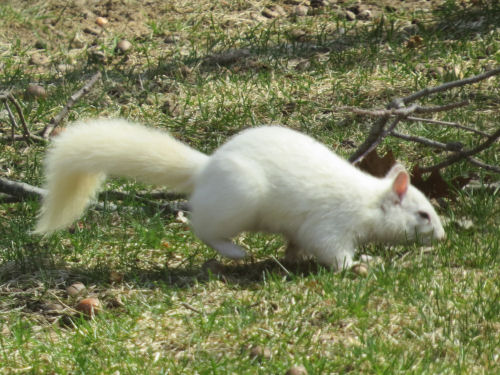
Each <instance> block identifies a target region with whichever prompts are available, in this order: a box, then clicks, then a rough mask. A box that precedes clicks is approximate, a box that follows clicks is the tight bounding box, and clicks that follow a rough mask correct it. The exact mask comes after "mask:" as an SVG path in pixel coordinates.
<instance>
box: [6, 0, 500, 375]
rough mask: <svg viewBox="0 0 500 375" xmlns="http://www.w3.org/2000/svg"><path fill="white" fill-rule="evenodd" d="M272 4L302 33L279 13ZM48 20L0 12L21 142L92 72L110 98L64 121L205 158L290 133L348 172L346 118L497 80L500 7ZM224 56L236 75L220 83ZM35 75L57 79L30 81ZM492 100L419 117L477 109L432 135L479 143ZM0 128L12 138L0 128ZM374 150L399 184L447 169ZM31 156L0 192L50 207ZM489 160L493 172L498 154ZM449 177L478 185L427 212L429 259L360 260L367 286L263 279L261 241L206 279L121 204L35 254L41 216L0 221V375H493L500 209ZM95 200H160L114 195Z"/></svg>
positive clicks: (163, 231)
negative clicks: (341, 162) (440, 220)
mask: <svg viewBox="0 0 500 375" xmlns="http://www.w3.org/2000/svg"><path fill="white" fill-rule="evenodd" d="M170 3H171V4H170ZM277 3H280V4H281V5H282V6H283V7H284V8H285V10H286V11H288V12H289V13H292V12H293V6H292V5H290V4H289V3H288V2H284V1H279V2H277ZM61 4H62V2H58V1H55V0H54V1H44V2H33V5H32V7H30V8H26V7H25V6H24V5H23V4H22V2H17V1H12V2H10V3H9V4H2V5H0V20H1V22H0V23H1V24H2V25H4V26H0V56H1V57H2V58H1V61H0V67H1V69H0V87H1V88H2V89H6V88H9V89H12V90H13V92H14V94H15V95H16V97H17V98H18V99H19V101H20V102H21V104H22V106H23V111H24V115H25V116H26V119H27V121H28V124H29V126H30V128H31V129H32V130H33V131H36V130H38V129H41V128H43V126H44V124H45V123H47V122H48V121H49V120H50V118H51V117H52V116H54V115H55V114H57V113H58V111H59V110H60V108H62V106H63V105H64V104H65V103H66V101H67V99H68V97H69V96H70V95H71V94H72V93H74V92H75V91H76V90H78V88H80V87H81V86H82V84H83V82H84V81H85V80H86V79H88V78H89V77H90V76H91V74H92V73H93V72H95V71H96V70H100V71H102V72H103V81H102V83H101V84H99V85H97V86H96V87H95V88H94V89H93V90H92V92H91V93H90V94H89V95H87V96H86V97H85V98H83V99H82V100H80V101H79V102H78V103H77V104H76V105H75V107H73V109H72V110H71V112H70V114H69V116H68V117H69V118H68V121H72V120H75V119H80V118H87V117H95V116H110V117H113V116H122V117H126V118H129V119H133V120H137V121H140V122H144V123H148V124H151V125H154V126H157V127H161V128H164V129H167V130H169V131H170V132H172V133H173V134H174V135H175V136H176V137H178V138H179V139H182V140H184V141H185V142H187V143H189V144H191V145H193V146H194V147H196V148H198V149H200V150H202V151H204V152H211V151H212V150H213V149H215V148H216V147H217V146H218V145H220V144H221V143H222V142H224V140H225V139H226V138H227V137H228V136H231V135H232V134H234V133H236V132H237V131H239V130H240V129H243V128H245V127H248V126H254V125H258V124H262V123H281V124H284V125H286V126H288V127H291V128H295V129H299V130H301V131H303V132H306V133H308V134H311V135H313V136H314V137H316V138H318V139H320V140H322V141H323V142H324V143H326V144H328V145H329V146H330V147H332V148H333V149H335V150H336V151H337V152H338V153H339V154H342V155H344V156H348V155H349V154H350V153H352V151H353V146H352V145H353V144H354V145H358V144H360V143H361V142H362V140H363V139H364V137H365V135H366V132H367V130H368V129H369V124H370V120H369V119H366V118H361V117H357V116H352V115H350V114H347V113H345V112H342V111H340V110H338V107H340V106H346V105H348V106H359V107H364V108H379V107H382V106H384V105H385V104H386V103H387V102H389V101H390V100H391V99H393V98H394V97H397V96H402V95H406V94H409V93H411V92H414V91H417V90H419V89H421V88H423V87H427V86H433V85H437V84H440V83H442V82H444V81H447V80H452V79H456V78H460V77H462V76H470V75H473V74H477V73H479V72H481V71H483V70H484V69H486V68H487V67H488V66H489V67H492V66H495V65H498V64H499V63H500V54H499V52H498V51H499V47H500V44H499V42H498V41H499V37H500V35H499V26H500V25H499V24H498V19H499V18H498V15H499V14H500V10H499V8H498V4H497V3H495V2H490V3H488V2H485V4H483V5H482V6H481V7H473V6H472V5H470V6H467V7H466V8H463V7H462V6H460V5H457V4H455V3H454V2H451V1H448V2H445V3H444V5H443V6H440V7H437V6H436V7H434V8H433V9H430V10H429V11H421V10H420V11H419V10H418V9H414V8H411V7H406V8H398V9H397V10H396V11H392V12H391V11H389V10H384V9H385V8H384V7H380V8H375V10H376V12H375V17H374V18H373V19H372V20H369V21H367V22H348V21H346V20H345V19H343V17H341V16H339V15H338V13H337V10H336V9H335V8H334V7H323V8H319V9H317V10H312V9H310V15H309V16H307V17H295V16H290V17H286V18H280V19H274V20H266V19H262V17H260V16H259V15H260V11H261V10H262V7H264V6H266V5H269V4H271V2H264V1H257V0H256V1H250V2H241V1H234V2H222V1H221V2H218V1H216V2H203V1H199V2H194V3H186V2H183V1H173V2H169V6H168V7H167V5H165V4H164V3H163V2H152V3H151V4H146V5H143V4H142V2H136V1H129V2H126V4H125V5H123V4H121V3H120V4H119V3H110V4H112V7H111V8H110V9H106V7H105V5H104V3H103V4H100V3H99V4H97V5H95V6H93V8H89V9H85V8H81V7H80V6H79V5H65V7H61ZM64 4H66V3H64ZM398 4H399V3H398ZM343 6H344V5H342V7H343ZM402 6H406V4H404V5H402ZM88 11H92V13H90V14H89V13H87V15H88V16H87V17H86V18H85V17H82V14H86V13H85V12H88ZM380 12H383V13H384V18H383V19H381V18H380V17H379V14H380ZM97 15H105V16H106V17H108V18H109V19H110V24H109V26H108V27H107V30H106V31H105V32H102V33H98V34H97V35H95V34H93V33H89V32H85V29H86V28H90V29H93V30H96V29H97V27H96V26H95V24H94V17H95V16H97ZM412 20H413V21H414V24H418V26H417V29H416V32H417V33H418V35H420V36H421V37H422V40H423V42H422V44H421V45H419V46H417V47H416V48H409V47H408V46H407V40H408V38H410V36H411V33H412V32H409V31H407V29H405V28H410V29H412V28H413V30H415V27H414V26H411V21H412ZM405 30H406V31H405ZM121 38H126V39H128V40H130V41H131V43H132V45H133V48H132V51H131V52H130V53H128V54H127V55H122V54H119V53H117V52H116V50H115V46H116V43H117V41H118V40H120V39H121ZM37 41H38V42H42V43H36V42H37ZM35 45H36V46H35ZM39 47H41V48H39ZM242 50H245V51H247V52H244V53H243V54H241V51H242ZM96 51H100V52H102V54H101V55H99V54H98V53H96ZM227 51H233V52H234V51H237V54H238V53H240V56H239V57H237V58H234V59H232V60H230V61H229V62H227V61H223V63H220V64H214V63H213V61H214V60H213V59H214V58H215V59H216V58H220V56H221V54H222V56H224V54H227ZM238 51H240V52H238ZM34 54H41V55H43V56H46V57H47V58H48V61H49V62H48V63H47V64H46V65H36V64H32V63H29V61H30V58H31V57H32V56H33V55H34ZM99 56H101V57H99ZM214 56H215V57H214ZM217 56H219V57H217ZM219 61H220V60H219ZM436 67H442V68H443V70H442V71H441V72H439V71H436ZM30 82H34V83H38V84H40V85H42V86H44V88H45V89H46V90H47V92H48V95H47V98H45V99H37V100H33V99H29V98H25V97H24V96H23V92H24V90H25V88H26V86H27V84H28V83H30ZM499 87H500V85H498V78H493V79H490V80H488V81H485V82H482V83H480V84H477V85H474V86H473V87H466V88H463V89H459V90H454V91H452V92H450V93H446V94H443V95H436V96H434V97H432V98H431V99H429V100H428V103H429V104H435V105H437V104H443V103H449V102H451V101H454V100H456V101H458V100H463V99H469V100H470V101H471V105H470V106H468V107H465V108H463V109H458V110H454V111H451V112H447V113H443V114H440V116H439V118H440V119H443V120H448V121H457V122H460V123H463V124H473V125H474V126H476V127H477V128H478V129H481V130H484V131H489V132H491V131H493V130H494V129H496V128H497V127H498V123H499V120H500V116H499V111H498V108H499V104H500V103H499V101H498V98H499V97H500V92H499ZM0 124H1V127H2V130H3V131H4V132H6V131H8V130H9V126H10V125H9V124H10V123H9V121H8V117H7V114H6V112H5V111H4V110H3V107H2V108H1V109H0ZM400 130H401V131H402V132H407V133H411V134H418V135H421V136H426V137H429V138H432V139H436V140H440V141H441V142H448V141H454V140H457V139H459V140H460V141H461V142H463V143H464V144H465V145H473V144H477V138H475V137H473V136H470V135H469V134H466V133H464V132H458V131H457V130H456V129H451V128H445V129H443V128H436V127H434V126H431V125H424V124H420V123H408V124H402V125H401V128H400ZM381 148H382V149H389V148H390V149H392V150H393V151H394V153H395V154H396V156H397V157H398V159H400V160H402V161H403V162H404V163H406V164H407V165H409V166H411V165H414V164H415V163H420V164H423V165H430V164H431V163H433V162H435V161H438V160H442V158H443V156H444V154H443V153H439V152H434V151H432V150H429V149H427V148H425V147H422V146H419V145H416V144H412V143H406V142H401V141H399V140H397V139H387V140H386V141H385V142H384V144H383V145H382V146H381ZM44 150H45V147H44V146H41V145H31V146H26V145H25V144H24V143H22V142H18V143H16V144H10V143H9V142H3V143H2V144H1V145H0V160H1V174H2V176H5V177H8V178H11V179H13V180H20V181H25V182H28V183H31V184H34V185H41V184H42V169H41V160H42V158H43V152H44ZM481 158H482V160H484V161H485V162H487V163H490V164H495V165H498V144H496V145H494V147H491V148H490V149H489V150H486V151H485V152H484V153H483V154H482V155H481ZM443 175H444V177H445V178H446V179H447V180H451V179H452V178H454V177H456V176H459V175H464V176H472V177H473V178H474V179H475V180H477V181H479V182H481V183H483V184H484V185H485V186H484V188H480V189H475V190H464V191H460V192H458V193H457V196H456V198H455V199H444V200H442V201H441V202H440V203H441V204H440V207H439V210H440V214H441V215H442V216H443V217H446V218H447V225H446V231H447V236H448V237H447V240H446V241H445V242H443V243H441V244H438V245H436V246H435V247H434V248H433V249H432V250H428V249H420V248H418V247H404V248H403V247H395V248H383V247H379V246H370V247H368V248H366V249H363V250H364V251H366V252H368V253H371V254H374V255H378V256H380V257H381V258H382V262H381V263H380V264H378V265H376V266H373V267H372V268H370V270H369V273H368V275H367V276H366V277H360V276H356V275H355V274H353V273H351V272H342V273H332V272H330V271H328V270H326V269H324V268H321V267H318V266H317V265H315V264H309V265H305V266H304V267H301V268H299V269H296V270H295V269H290V270H289V272H285V271H284V270H283V269H282V268H281V266H280V265H279V264H278V263H277V260H276V261H275V260H273V259H279V258H280V257H281V256H282V251H283V246H284V243H283V240H282V239H281V238H280V237H278V236H269V235H262V234H256V235H246V234H245V235H242V236H241V237H240V238H239V239H238V240H239V241H241V242H242V243H243V244H244V245H245V246H246V247H248V248H249V249H251V254H252V256H251V259H249V260H245V261H244V262H242V263H234V262H230V261H226V260H223V259H218V261H219V263H217V264H216V268H212V267H211V266H210V264H213V263H210V262H208V261H209V260H210V259H211V258H213V257H214V256H215V254H214V251H213V250H211V249H209V248H207V247H206V246H204V245H203V244H201V243H200V242H199V241H198V240H197V239H196V238H195V237H194V235H193V234H192V233H191V232H190V231H189V228H188V227H187V226H186V224H184V223H182V222H180V221H178V220H176V219H175V218H172V217H168V216H165V215H162V214H161V213H160V212H158V211H156V210H153V211H152V212H151V210H144V209H143V208H142V207H143V206H142V205H141V203H140V202H139V201H135V200H134V199H131V200H130V201H126V202H115V203H116V204H117V205H118V206H119V210H118V211H94V210H90V211H89V212H88V213H87V214H86V215H85V217H84V218H82V220H80V221H79V222H78V224H77V225H76V226H75V227H74V228H73V230H71V231H62V232H59V233H57V234H55V235H53V236H51V237H48V238H39V237H34V236H31V235H30V234H29V230H30V229H31V228H32V227H33V224H34V220H35V216H36V211H37V209H38V207H39V204H38V202H35V201H26V202H22V203H16V204H2V205H0V330H1V334H0V373H6V374H11V373H12V374H14V373H33V374H38V373H57V374H69V373H76V374H84V373H87V374H93V373H102V374H118V373H134V374H135V373H151V374H156V373H169V374H181V373H182V374H195V373H197V374H210V373H212V374H225V373H235V374H256V373H257V374H270V373H272V374H274V373H285V372H286V371H287V370H288V369H289V368H291V367H292V366H294V365H299V364H301V365H303V366H305V368H306V369H307V370H308V372H309V374H320V373H321V374H329V373H332V374H335V373H353V374H358V373H363V374H365V373H366V374H398V373H399V374H496V373H497V372H498V363H499V361H500V359H499V356H500V349H499V348H500V320H499V316H500V311H499V309H500V302H499V301H500V273H499V272H498V269H499V264H500V250H499V248H500V239H499V238H500V236H499V227H498V222H499V221H500V213H499V205H498V194H499V193H498V189H497V190H494V189H491V188H488V186H486V185H488V184H490V183H491V182H494V181H498V176H495V175H493V174H490V173H486V172H484V171H481V170H478V169H476V168H474V167H472V166H471V165H469V164H466V163H459V164H456V165H453V166H451V167H450V168H447V169H446V170H445V171H444V172H443ZM108 187H109V188H113V189H121V190H123V191H126V192H137V191H144V190H147V191H150V190H151V187H149V186H145V185H141V184H137V183H135V182H133V181H125V180H123V179H114V180H111V181H110V182H109V183H108ZM464 220H470V221H471V222H472V227H470V228H467V227H466V226H464V225H463V224H460V223H462V222H463V221H464ZM75 281H81V282H83V283H84V284H85V285H86V286H87V294H88V295H93V296H98V297H99V299H100V300H101V301H102V303H103V305H104V309H103V311H102V312H101V313H100V314H98V315H97V316H96V317H95V318H94V319H91V320H86V319H83V318H78V317H74V316H73V315H72V313H71V308H73V307H74V306H75V305H76V303H77V302H78V299H79V298H73V297H70V296H68V294H67V293H66V290H65V288H66V287H67V286H68V285H70V284H72V283H73V282H75ZM70 317H72V318H70ZM256 347H260V348H261V352H257V354H255V353H256V349H255V348H256ZM259 353H260V354H259Z"/></svg>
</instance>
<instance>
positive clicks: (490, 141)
mask: <svg viewBox="0 0 500 375" xmlns="http://www.w3.org/2000/svg"><path fill="white" fill-rule="evenodd" d="M498 138H500V128H499V129H498V130H497V131H496V132H495V133H493V134H491V135H490V136H489V137H488V139H487V140H486V141H484V142H483V143H481V144H480V145H479V146H477V147H475V148H473V149H471V150H467V151H459V152H456V153H455V154H453V155H451V156H450V157H449V158H448V159H446V160H444V161H442V162H441V163H438V164H435V165H433V166H430V167H422V168H420V171H421V172H422V173H426V172H432V171H435V170H439V169H442V168H444V167H447V166H449V165H451V164H453V163H456V162H457V161H460V160H462V159H468V158H469V157H470V156H472V155H475V154H478V153H480V152H481V151H483V150H486V149H487V148H488V147H490V146H491V145H492V144H493V143H495V141H496V140H497V139H498ZM480 163H481V162H480ZM475 164H476V165H479V164H478V163H477V162H476V163H475Z"/></svg>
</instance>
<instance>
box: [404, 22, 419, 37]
mask: <svg viewBox="0 0 500 375" xmlns="http://www.w3.org/2000/svg"><path fill="white" fill-rule="evenodd" d="M402 31H403V33H405V34H406V35H416V34H418V32H419V31H420V27H419V26H418V25H417V24H416V23H410V24H409V25H406V26H404V27H403V29H402Z"/></svg>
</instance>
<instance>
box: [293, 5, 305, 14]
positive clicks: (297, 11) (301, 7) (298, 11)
mask: <svg viewBox="0 0 500 375" xmlns="http://www.w3.org/2000/svg"><path fill="white" fill-rule="evenodd" d="M307 11H308V8H307V7H306V6H305V5H297V6H296V7H295V9H294V13H295V15H296V16H298V17H304V16H307Z"/></svg>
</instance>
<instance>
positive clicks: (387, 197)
mask: <svg viewBox="0 0 500 375" xmlns="http://www.w3.org/2000/svg"><path fill="white" fill-rule="evenodd" d="M384 180H386V181H387V188H386V189H385V191H384V193H383V195H382V197H381V201H380V202H379V209H380V210H381V212H382V221H383V222H382V223H380V224H381V225H380V226H381V229H382V232H383V233H379V235H381V237H382V238H381V239H382V240H384V241H385V242H392V243H407V242H417V243H421V244H430V243H431V242H432V241H439V240H442V239H444V237H445V231H444V229H443V226H442V224H441V220H440V219H439V216H438V214H437V213H436V211H435V210H434V208H433V207H432V205H431V203H430V202H429V200H428V199H427V198H426V197H425V196H424V194H422V193H421V192H420V191H419V190H418V189H416V188H415V187H414V186H411V185H410V176H409V174H408V172H407V171H406V169H405V168H404V167H403V166H402V165H401V164H396V165H394V166H393V167H392V168H391V170H390V171H389V172H388V173H387V175H386V176H385V177H384Z"/></svg>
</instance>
